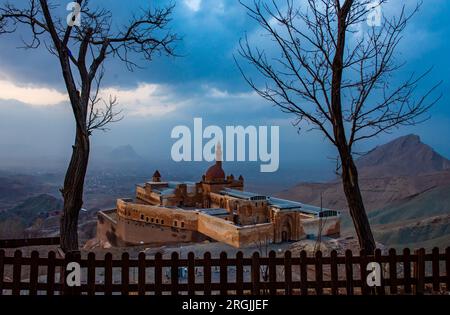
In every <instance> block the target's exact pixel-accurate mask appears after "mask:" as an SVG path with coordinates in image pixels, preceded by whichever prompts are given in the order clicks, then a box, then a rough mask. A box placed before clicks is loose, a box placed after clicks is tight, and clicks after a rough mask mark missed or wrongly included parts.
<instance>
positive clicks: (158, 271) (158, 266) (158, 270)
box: [155, 252, 162, 295]
mask: <svg viewBox="0 0 450 315" xmlns="http://www.w3.org/2000/svg"><path fill="white" fill-rule="evenodd" d="M161 294H162V254H161V253H160V252H158V253H156V254H155V295H161Z"/></svg>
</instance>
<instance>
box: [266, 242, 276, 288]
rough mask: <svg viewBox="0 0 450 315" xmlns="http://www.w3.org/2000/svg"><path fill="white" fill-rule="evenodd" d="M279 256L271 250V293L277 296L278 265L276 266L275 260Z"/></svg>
mask: <svg viewBox="0 0 450 315" xmlns="http://www.w3.org/2000/svg"><path fill="white" fill-rule="evenodd" d="M276 256H277V254H276V253H275V251H273V250H271V251H270V252H269V266H268V268H269V293H270V294H271V295H276V294H277V289H276V287H275V285H276V282H277V265H276V264H275V258H276Z"/></svg>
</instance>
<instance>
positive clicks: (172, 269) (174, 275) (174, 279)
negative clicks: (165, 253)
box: [170, 252, 178, 295]
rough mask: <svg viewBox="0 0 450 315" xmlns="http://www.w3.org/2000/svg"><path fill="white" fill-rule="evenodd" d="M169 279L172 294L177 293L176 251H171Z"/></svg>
mask: <svg viewBox="0 0 450 315" xmlns="http://www.w3.org/2000/svg"><path fill="white" fill-rule="evenodd" d="M170 281H171V286H172V295H178V253H177V252H173V253H172V260H171V267H170Z"/></svg>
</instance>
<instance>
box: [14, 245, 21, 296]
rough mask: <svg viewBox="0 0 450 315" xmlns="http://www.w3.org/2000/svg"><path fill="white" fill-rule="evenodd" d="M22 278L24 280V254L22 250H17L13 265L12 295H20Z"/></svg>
mask: <svg viewBox="0 0 450 315" xmlns="http://www.w3.org/2000/svg"><path fill="white" fill-rule="evenodd" d="M21 278H22V252H21V251H20V250H16V251H15V252H14V263H13V285H12V295H20V282H21Z"/></svg>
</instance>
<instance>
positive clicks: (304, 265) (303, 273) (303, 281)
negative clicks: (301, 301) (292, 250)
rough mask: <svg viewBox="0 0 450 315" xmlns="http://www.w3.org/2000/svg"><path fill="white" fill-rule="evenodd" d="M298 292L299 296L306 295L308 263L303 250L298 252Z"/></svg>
mask: <svg viewBox="0 0 450 315" xmlns="http://www.w3.org/2000/svg"><path fill="white" fill-rule="evenodd" d="M300 291H301V295H308V262H307V255H306V251H304V250H302V251H301V252H300Z"/></svg>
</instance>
